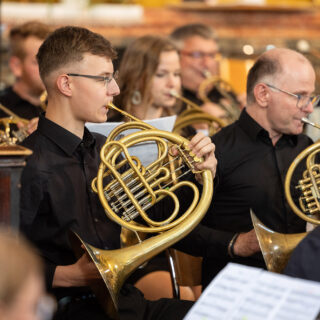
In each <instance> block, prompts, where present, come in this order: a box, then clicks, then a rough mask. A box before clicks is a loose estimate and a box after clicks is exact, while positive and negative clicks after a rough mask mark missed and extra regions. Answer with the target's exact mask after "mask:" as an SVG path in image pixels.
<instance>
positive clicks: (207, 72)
mask: <svg viewBox="0 0 320 320" xmlns="http://www.w3.org/2000/svg"><path fill="white" fill-rule="evenodd" d="M202 73H203V76H204V77H206V78H210V77H211V76H212V74H211V72H210V71H209V70H208V69H205V70H203V71H202Z"/></svg>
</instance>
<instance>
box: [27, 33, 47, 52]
mask: <svg viewBox="0 0 320 320" xmlns="http://www.w3.org/2000/svg"><path fill="white" fill-rule="evenodd" d="M42 42H43V40H42V39H39V38H37V37H34V36H30V37H28V38H26V39H25V40H24V42H23V48H24V50H25V52H26V53H28V52H30V53H34V52H35V53H37V52H38V50H39V48H40V46H41V44H42Z"/></svg>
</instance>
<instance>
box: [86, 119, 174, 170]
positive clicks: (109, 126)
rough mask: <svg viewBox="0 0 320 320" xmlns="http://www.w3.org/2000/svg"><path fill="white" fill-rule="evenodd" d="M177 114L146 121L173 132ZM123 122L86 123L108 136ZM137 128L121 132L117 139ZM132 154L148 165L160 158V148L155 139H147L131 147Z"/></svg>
mask: <svg viewBox="0 0 320 320" xmlns="http://www.w3.org/2000/svg"><path fill="white" fill-rule="evenodd" d="M176 118H177V116H175V115H174V116H170V117H162V118H158V119H152V120H144V122H146V123H149V124H151V125H152V126H154V127H155V128H157V129H159V130H164V131H169V132H171V131H172V129H173V126H174V123H175V121H176ZM122 123H123V122H105V123H91V122H90V123H89V122H88V123H86V127H87V128H88V129H89V130H90V131H92V132H97V133H100V134H102V135H104V136H106V137H107V136H108V135H109V133H110V132H111V131H112V130H113V129H114V128H116V127H117V126H119V125H120V124H122ZM135 131H138V130H135V129H130V130H126V131H124V132H122V133H121V135H120V136H119V137H117V139H120V138H121V137H122V136H125V135H128V134H130V133H133V132H135ZM129 153H130V155H134V156H136V157H138V158H139V159H140V161H141V163H142V164H143V165H144V166H145V167H146V166H147V165H148V164H150V163H152V162H154V161H155V160H156V159H158V149H157V146H156V144H155V143H154V142H153V141H150V142H148V141H146V142H144V143H140V144H138V145H135V146H133V147H130V148H129Z"/></svg>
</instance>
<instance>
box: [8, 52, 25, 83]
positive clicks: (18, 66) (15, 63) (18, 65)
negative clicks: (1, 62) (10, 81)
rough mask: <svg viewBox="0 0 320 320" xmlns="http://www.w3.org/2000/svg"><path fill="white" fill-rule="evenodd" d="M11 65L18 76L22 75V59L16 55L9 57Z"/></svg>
mask: <svg viewBox="0 0 320 320" xmlns="http://www.w3.org/2000/svg"><path fill="white" fill-rule="evenodd" d="M9 66H10V69H11V71H12V73H13V74H14V76H15V77H16V78H20V77H21V75H22V61H21V59H20V58H18V57H16V56H12V57H10V59H9Z"/></svg>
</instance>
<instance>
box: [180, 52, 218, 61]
mask: <svg viewBox="0 0 320 320" xmlns="http://www.w3.org/2000/svg"><path fill="white" fill-rule="evenodd" d="M180 53H181V54H184V55H186V56H189V57H191V58H194V59H203V58H204V57H208V58H212V59H214V58H215V57H216V56H217V53H216V52H202V51H180Z"/></svg>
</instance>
